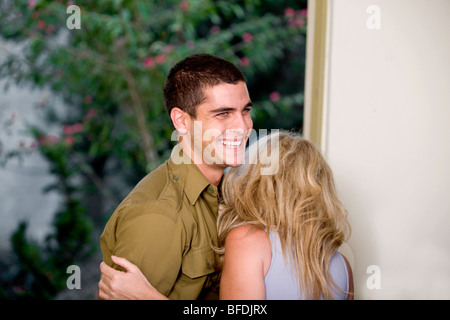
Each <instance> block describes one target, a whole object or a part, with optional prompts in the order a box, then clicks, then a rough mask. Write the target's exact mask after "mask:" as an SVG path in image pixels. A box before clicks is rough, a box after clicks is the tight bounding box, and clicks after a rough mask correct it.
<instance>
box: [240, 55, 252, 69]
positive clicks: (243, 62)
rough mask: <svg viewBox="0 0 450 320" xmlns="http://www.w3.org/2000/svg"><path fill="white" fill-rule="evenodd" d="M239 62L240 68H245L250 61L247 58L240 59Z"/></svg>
mask: <svg viewBox="0 0 450 320" xmlns="http://www.w3.org/2000/svg"><path fill="white" fill-rule="evenodd" d="M240 62H241V66H243V67H246V66H248V65H249V64H250V59H249V58H247V57H242V58H241V61H240Z"/></svg>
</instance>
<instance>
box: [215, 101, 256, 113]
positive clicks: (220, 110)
mask: <svg viewBox="0 0 450 320" xmlns="http://www.w3.org/2000/svg"><path fill="white" fill-rule="evenodd" d="M251 106H253V103H252V102H251V101H249V102H248V103H247V104H246V105H245V106H244V108H248V107H251ZM244 108H243V109H244ZM235 110H236V108H233V107H220V108H216V109H213V110H211V111H209V112H210V113H222V112H230V111H235Z"/></svg>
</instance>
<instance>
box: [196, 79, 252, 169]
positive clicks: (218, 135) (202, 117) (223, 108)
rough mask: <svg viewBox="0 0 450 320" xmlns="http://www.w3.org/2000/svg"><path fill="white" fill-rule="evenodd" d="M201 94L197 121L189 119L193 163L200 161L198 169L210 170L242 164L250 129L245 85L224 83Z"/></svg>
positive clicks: (242, 83)
mask: <svg viewBox="0 0 450 320" xmlns="http://www.w3.org/2000/svg"><path fill="white" fill-rule="evenodd" d="M204 95H205V100H204V101H203V103H202V104H200V105H199V106H198V107H197V116H196V118H195V119H193V118H190V119H189V120H188V122H189V126H188V127H189V128H188V131H189V133H190V136H191V148H192V150H193V151H194V157H195V158H194V162H195V163H199V162H198V159H200V160H201V166H203V167H204V168H209V169H213V170H214V169H219V168H220V169H221V170H223V169H224V168H226V167H229V166H239V165H241V164H242V163H243V162H244V158H245V145H246V143H247V140H248V137H249V135H250V131H251V129H252V128H253V121H252V119H251V116H250V110H251V108H252V102H251V100H250V96H249V94H248V90H247V85H246V84H245V83H244V82H239V83H237V84H227V83H223V84H219V85H216V86H213V87H208V88H206V89H204Z"/></svg>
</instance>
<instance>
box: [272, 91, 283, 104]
mask: <svg viewBox="0 0 450 320" xmlns="http://www.w3.org/2000/svg"><path fill="white" fill-rule="evenodd" d="M280 98H281V95H280V93H279V92H278V91H273V92H272V93H271V94H270V95H269V99H270V101H272V102H277V101H278V100H280Z"/></svg>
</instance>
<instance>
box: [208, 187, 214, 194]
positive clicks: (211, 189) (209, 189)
mask: <svg viewBox="0 0 450 320" xmlns="http://www.w3.org/2000/svg"><path fill="white" fill-rule="evenodd" d="M208 192H209V193H210V194H214V188H213V187H211V186H209V187H208Z"/></svg>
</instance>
